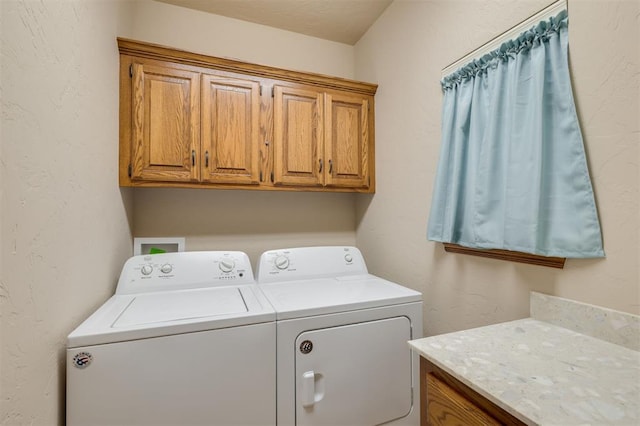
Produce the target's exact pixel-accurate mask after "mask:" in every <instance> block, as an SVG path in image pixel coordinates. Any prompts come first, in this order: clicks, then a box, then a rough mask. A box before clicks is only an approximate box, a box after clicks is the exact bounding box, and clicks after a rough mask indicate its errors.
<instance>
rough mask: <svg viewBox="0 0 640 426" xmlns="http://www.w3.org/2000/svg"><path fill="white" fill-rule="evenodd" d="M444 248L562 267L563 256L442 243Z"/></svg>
mask: <svg viewBox="0 0 640 426" xmlns="http://www.w3.org/2000/svg"><path fill="white" fill-rule="evenodd" d="M443 244H444V250H445V251H446V252H449V253H460V254H469V255H471V256H480V257H488V258H490V259H498V260H507V261H511V262H520V263H528V264H530V265H539V266H548V267H550V268H558V269H562V268H564V262H565V260H566V258H564V257H547V256H539V255H536V254H529V253H521V252H518V251H509V250H481V249H473V248H469V247H463V246H459V245H457V244H451V243H443Z"/></svg>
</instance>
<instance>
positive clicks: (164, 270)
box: [160, 263, 173, 274]
mask: <svg viewBox="0 0 640 426" xmlns="http://www.w3.org/2000/svg"><path fill="white" fill-rule="evenodd" d="M160 271H162V273H163V274H169V273H171V271H173V266H171V265H169V264H168V263H165V264H164V265H162V266H161V267H160Z"/></svg>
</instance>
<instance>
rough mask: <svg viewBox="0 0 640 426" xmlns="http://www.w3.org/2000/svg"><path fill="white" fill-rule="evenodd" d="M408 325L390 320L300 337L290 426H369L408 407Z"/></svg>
mask: <svg viewBox="0 0 640 426" xmlns="http://www.w3.org/2000/svg"><path fill="white" fill-rule="evenodd" d="M410 339H411V324H410V321H409V319H408V318H407V317H404V316H402V317H395V318H389V319H383V320H376V321H369V322H364V323H358V324H351V325H345V326H339V327H331V328H325V329H320V330H313V331H307V332H304V333H301V334H300V335H299V336H298V338H297V339H296V342H295V345H296V346H295V351H296V360H295V363H296V367H295V369H296V425H297V426H302V425H350V426H358V425H362V426H365V425H366V426H371V425H378V424H382V423H387V422H390V421H393V420H396V419H400V418H402V417H405V416H407V415H408V414H409V413H410V411H411V406H412V396H411V393H412V389H411V387H412V383H411V376H412V374H411V351H410V350H409V347H408V346H407V341H408V340H410Z"/></svg>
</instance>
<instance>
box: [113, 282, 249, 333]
mask: <svg viewBox="0 0 640 426" xmlns="http://www.w3.org/2000/svg"><path fill="white" fill-rule="evenodd" d="M247 311H248V309H247V305H246V304H245V302H244V299H243V297H242V294H241V293H240V289H238V288H237V287H235V288H234V287H231V288H230V287H224V288H212V289H206V290H194V291H182V292H178V293H175V294H166V293H149V294H140V295H137V296H135V297H134V298H133V300H132V301H131V303H130V304H129V306H127V308H126V309H125V310H124V312H122V314H121V315H120V316H119V317H118V319H117V320H116V321H115V322H114V323H113V325H112V327H113V328H122V327H134V326H138V325H145V324H154V323H160V322H165V321H177V320H186V319H197V318H203V317H216V316H224V315H232V314H236V315H238V314H245V313H246V312H247Z"/></svg>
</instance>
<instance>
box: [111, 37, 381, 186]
mask: <svg viewBox="0 0 640 426" xmlns="http://www.w3.org/2000/svg"><path fill="white" fill-rule="evenodd" d="M118 47H119V50H120V185H121V186H148V187H150V186H155V187H192V188H227V189H230V188H236V189H264V190H297V191H301V190H302V191H339V192H374V191H375V168H374V165H375V161H374V105H373V103H374V95H375V92H376V89H377V86H376V85H374V84H369V83H362V82H357V81H351V80H345V79H340V78H332V77H327V76H323V75H318V74H312V73H304V72H295V71H289V70H282V69H279V68H273V67H266V66H261V65H255V64H249V63H244V62H239V61H233V60H228V59H223V58H215V57H211V56H205V55H199V54H195V53H190V52H184V51H180V50H176V49H171V48H168V47H164V46H158V45H154V44H149V43H142V42H137V41H132V40H126V39H121V38H119V39H118Z"/></svg>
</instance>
